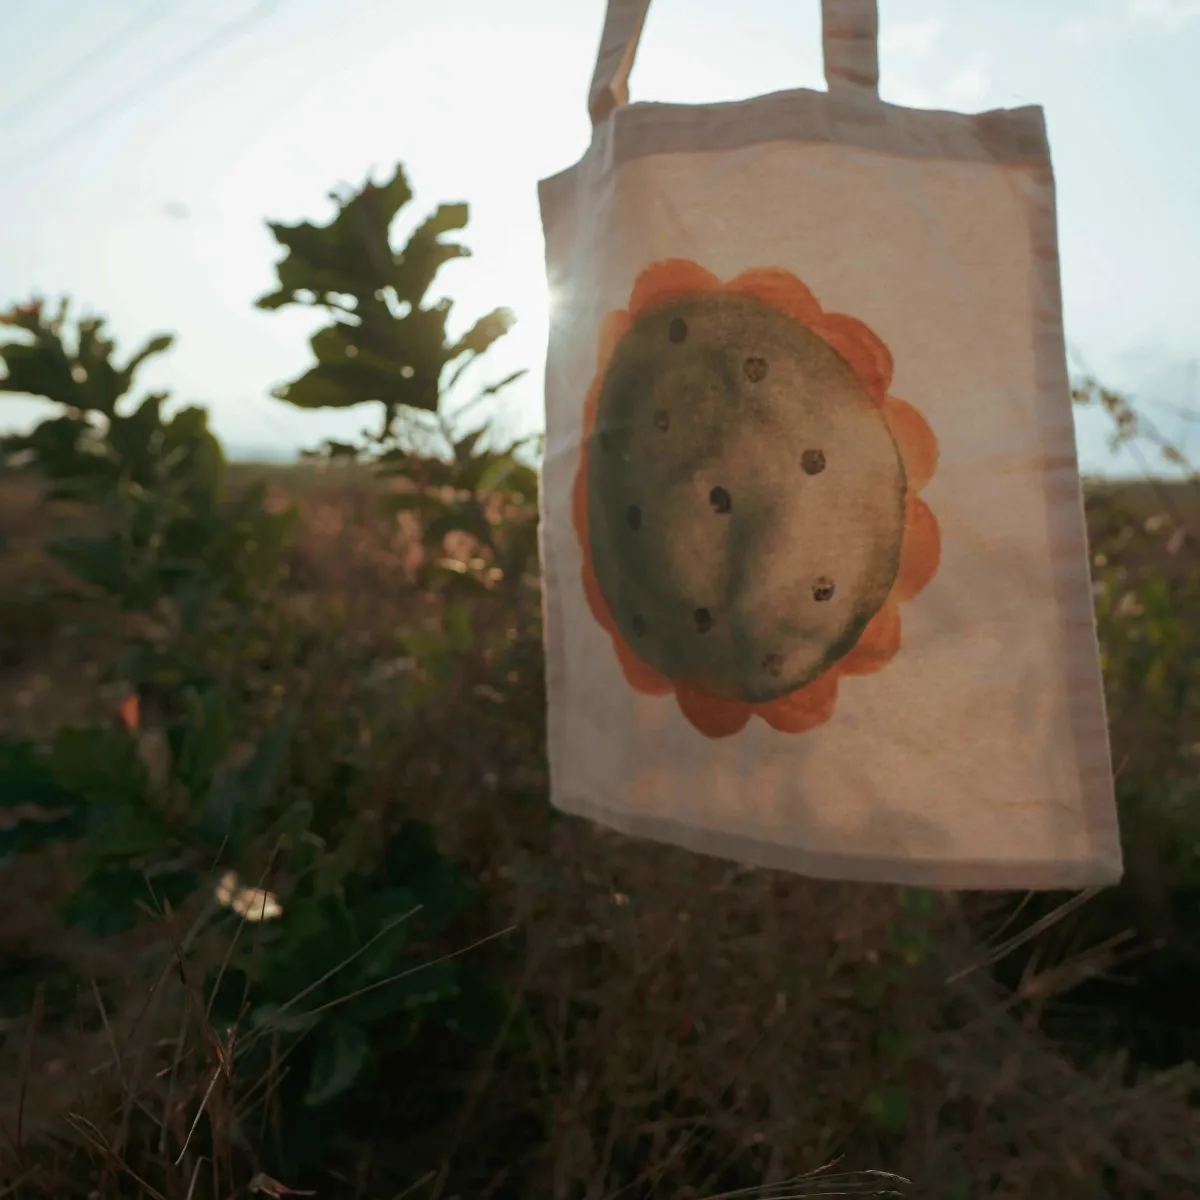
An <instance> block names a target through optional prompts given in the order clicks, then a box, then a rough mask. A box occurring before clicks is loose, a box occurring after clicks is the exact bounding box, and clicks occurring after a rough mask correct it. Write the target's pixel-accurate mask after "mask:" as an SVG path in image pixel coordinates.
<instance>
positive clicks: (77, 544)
mask: <svg viewBox="0 0 1200 1200" xmlns="http://www.w3.org/2000/svg"><path fill="white" fill-rule="evenodd" d="M46 553H47V554H48V555H49V556H50V557H51V558H53V559H54V560H55V561H56V562H58V563H59V564H60V565H61V566H63V567H65V568H66V570H68V571H69V572H70V573H71V574H72V575H74V576H75V578H76V579H78V580H80V581H81V582H83V583H86V584H89V585H91V586H92V587H95V588H99V589H100V590H101V591H104V592H108V593H109V595H111V596H113V597H116V598H118V599H124V598H126V597H129V596H131V595H132V592H131V588H132V581H131V579H130V576H129V572H128V568H127V564H126V560H125V555H124V554H123V553H122V547H121V544H120V542H119V541H118V539H117V538H116V537H115V536H109V537H83V536H77V537H61V538H51V539H50V540H49V541H48V542H47V543H46Z"/></svg>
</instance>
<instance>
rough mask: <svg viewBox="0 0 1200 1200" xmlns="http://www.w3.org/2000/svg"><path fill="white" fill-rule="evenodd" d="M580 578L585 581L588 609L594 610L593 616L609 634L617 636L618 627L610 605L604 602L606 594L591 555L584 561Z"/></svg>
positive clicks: (584, 588)
mask: <svg viewBox="0 0 1200 1200" xmlns="http://www.w3.org/2000/svg"><path fill="white" fill-rule="evenodd" d="M580 578H581V579H582V581H583V594H584V596H585V597H586V599H587V602H588V608H590V609H591V610H592V616H593V617H595V618H596V620H597V622H599V624H600V625H602V626H603V627H604V628H605V629H606V630H608V632H609V633H614V634H615V633H616V625H615V624H614V622H613V619H612V614H611V613H610V612H609V611H608V604H607V603H606V602H605V600H604V593H603V592H601V590H600V584H599V582H598V581H597V579H596V572H595V571H594V570H593V569H592V560H591V556H590V555H589V556H585V558H584V560H583V570H582V571H581V572H580Z"/></svg>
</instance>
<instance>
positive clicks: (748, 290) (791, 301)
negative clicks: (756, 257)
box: [721, 267, 821, 325]
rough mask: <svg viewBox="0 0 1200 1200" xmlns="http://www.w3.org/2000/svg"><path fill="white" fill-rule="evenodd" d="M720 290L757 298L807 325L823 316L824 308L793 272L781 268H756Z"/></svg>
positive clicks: (743, 273) (742, 274)
mask: <svg viewBox="0 0 1200 1200" xmlns="http://www.w3.org/2000/svg"><path fill="white" fill-rule="evenodd" d="M721 290H722V291H725V292H736V293H737V294H739V295H742V296H754V297H755V298H756V299H758V300H762V301H764V302H765V303H767V304H769V305H771V307H772V308H776V309H778V310H779V311H780V312H781V313H784V314H786V315H787V316H789V317H793V318H795V320H797V321H802V322H803V323H804V324H805V325H812V324H814V323H815V322H816V321H818V320H819V319H820V316H821V306H820V305H819V304H818V303H817V300H816V297H815V296H814V295H813V294H812V292H810V291H809V290H808V288H806V287H805V286H804V284H802V283H801V282H800V280H799V279H797V278H796V277H795V275H793V274H792V273H791V272H790V271H784V270H783V269H782V268H780V267H756V268H755V269H754V270H752V271H743V272H742V273H741V274H740V275H738V276H737V277H736V278H734V279H731V280H730V281H729V282H728V283H727V284H726V285H725V286H724V287H723V288H722V289H721Z"/></svg>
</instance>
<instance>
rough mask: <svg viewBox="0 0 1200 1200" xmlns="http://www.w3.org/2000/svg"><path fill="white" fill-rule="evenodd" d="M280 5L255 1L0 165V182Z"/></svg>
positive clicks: (140, 98)
mask: <svg viewBox="0 0 1200 1200" xmlns="http://www.w3.org/2000/svg"><path fill="white" fill-rule="evenodd" d="M282 3H283V0H259V3H258V4H256V5H255V6H254V7H253V8H252V9H251V10H250V11H249V12H248V13H246V14H245V15H244V16H242V17H239V18H238V19H237V20H234V21H229V22H228V23H226V24H225V25H223V26H222V27H221V28H220V29H218V30H217V31H216V32H215V33H214V34H213V35H212V36H211V37H209V38H206V39H205V40H204V41H202V42H201V43H200V44H199V45H198V46H191V47H189V48H188V49H187V50H186V51H185V52H184V53H183V54H180V55H178V56H177V57H175V58H173V59H171V60H170V61H169V62H166V63H164V64H163V65H162V66H161V67H160V68H159V69H158V70H157V71H152V72H151V73H150V74H149V75H146V76H144V77H143V78H142V79H140V80H138V82H137V83H136V84H134V85H133V87H131V88H127V89H126V90H125V91H124V92H120V93H118V94H117V95H116V96H114V97H113V98H112V99H111V100H110V101H109V103H107V104H101V105H99V106H97V107H95V108H92V109H90V110H89V112H88V114H87V116H85V117H84V118H83V119H82V120H79V121H76V122H75V124H74V125H70V126H68V127H67V128H66V129H64V130H63V131H62V132H61V133H60V134H59V135H58V136H57V137H52V138H49V139H48V140H46V141H44V142H43V143H42V144H41V145H40V146H34V147H33V149H31V150H27V151H25V152H24V153H23V154H19V155H17V156H16V157H15V158H12V159H10V160H9V161H8V162H5V163H0V182H3V183H9V182H11V181H12V179H13V178H14V176H16V175H17V173H18V172H20V171H21V170H22V169H28V168H29V167H30V166H33V165H35V164H37V163H39V162H41V161H42V160H44V159H45V158H46V157H47V156H48V155H51V154H54V153H56V152H57V151H60V150H62V149H64V148H65V147H67V146H69V145H71V143H72V142H74V141H75V140H76V139H77V138H79V137H80V135H82V134H86V133H88V132H89V131H90V130H92V129H93V128H95V126H96V125H97V124H98V123H101V122H103V121H106V120H109V121H111V120H113V119H114V118H116V117H119V116H121V115H123V114H124V113H125V112H127V111H129V110H130V109H134V108H137V107H138V106H139V105H142V104H144V103H145V102H146V100H147V99H149V98H150V96H151V95H152V93H153V90H154V89H156V88H160V87H162V86H164V85H169V84H171V83H173V82H174V81H175V80H176V79H178V78H179V76H180V75H181V74H182V73H183V72H184V71H187V70H189V69H190V68H192V67H195V66H196V65H197V64H199V63H200V62H202V61H203V60H204V59H205V58H209V57H211V56H212V55H213V54H214V53H215V52H216V51H218V50H220V49H221V47H222V46H224V45H225V43H226V42H229V41H232V40H233V39H234V38H236V37H237V36H238V35H239V34H241V33H244V32H245V31H246V30H247V29H249V28H250V27H251V26H253V25H256V24H257V23H258V22H260V21H261V20H263V18H264V17H266V16H267V14H268V13H269V12H271V11H272V10H273V9H275V8H278V7H279V5H280V4H282Z"/></svg>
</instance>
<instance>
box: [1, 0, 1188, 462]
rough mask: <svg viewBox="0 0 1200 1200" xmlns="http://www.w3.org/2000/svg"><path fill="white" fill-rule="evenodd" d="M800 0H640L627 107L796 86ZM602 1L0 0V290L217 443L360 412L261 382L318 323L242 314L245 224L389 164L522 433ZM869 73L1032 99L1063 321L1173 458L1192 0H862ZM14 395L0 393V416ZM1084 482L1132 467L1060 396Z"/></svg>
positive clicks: (531, 407) (1179, 423) (341, 426)
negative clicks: (134, 370) (117, 353)
mask: <svg viewBox="0 0 1200 1200" xmlns="http://www.w3.org/2000/svg"><path fill="white" fill-rule="evenodd" d="M819 12H820V4H819V3H818V0H738V2H737V3H734V2H733V0H654V4H653V7H652V9H651V14H650V18H649V20H648V22H647V25H646V29H645V34H644V37H643V41H642V48H641V51H640V53H639V57H638V61H637V65H636V67H635V70H634V74H633V79H632V83H631V92H632V95H633V99H635V100H637V99H643V100H660V101H674V102H680V103H704V102H711V101H718V100H728V99H741V98H745V97H749V96H754V95H759V94H763V93H766V92H772V91H778V90H781V89H785V88H793V87H816V88H819V87H823V86H824V85H823V82H822V75H821V52H820V36H819V21H820V17H819ZM602 16H603V0H504V3H502V4H500V3H497V2H496V0H438V3H433V0H424V2H423V3H422V2H418V0H337V2H336V3H330V2H329V0H103V3H98V2H96V0H38V2H37V3H29V2H28V0H0V58H2V60H3V62H4V64H5V70H4V73H3V75H2V76H0V306H7V304H8V303H9V302H10V301H19V300H23V299H27V298H29V297H30V296H31V295H33V294H39V295H42V296H46V297H49V298H55V297H57V296H59V295H62V294H67V295H69V296H71V297H72V299H73V301H74V302H75V303H76V304H78V305H79V306H81V307H83V308H84V309H86V310H88V311H89V312H92V313H95V314H97V315H102V316H104V317H106V318H107V319H108V321H109V323H110V331H111V333H112V334H113V335H115V336H116V338H117V339H118V344H119V347H120V349H121V350H122V351H123V352H125V353H129V352H132V350H134V349H135V348H136V347H137V345H139V344H140V343H141V341H142V340H143V339H145V338H146V337H147V336H149V335H151V334H153V333H155V332H158V331H160V330H165V331H172V332H175V333H177V334H178V341H177V343H176V346H175V348H174V349H173V350H172V351H171V353H170V354H168V355H166V356H164V357H163V358H162V359H160V360H158V361H157V362H156V363H155V364H154V365H153V366H152V367H151V368H148V369H147V370H146V371H145V372H144V373H143V375H142V378H141V385H142V388H143V389H145V390H150V389H158V388H170V389H171V390H172V392H173V394H174V395H175V397H176V398H177V400H179V401H180V402H183V401H188V402H197V403H202V404H204V405H206V406H207V407H209V409H210V411H211V413H212V420H213V424H214V426H215V428H216V429H217V431H218V433H219V434H220V435H221V436H222V437H223V439H224V440H225V442H226V444H227V446H228V448H229V449H230V451H231V452H232V453H233V454H234V455H243V456H249V455H253V456H260V457H288V456H290V455H292V454H294V453H295V451H296V450H297V449H299V448H301V447H311V446H315V445H316V444H318V443H319V442H320V441H321V440H322V439H324V438H326V437H335V438H346V437H352V436H353V435H354V434H355V433H356V432H357V431H358V430H360V429H361V428H363V427H364V426H365V425H366V424H368V423H370V421H371V420H372V414H371V412H370V411H369V410H368V411H367V412H365V413H362V412H354V413H344V412H316V413H303V412H297V411H295V410H293V409H291V408H289V407H288V406H287V405H285V404H282V403H281V402H279V401H276V400H274V399H272V398H271V397H270V391H271V389H272V388H273V387H275V386H277V385H278V384H280V383H284V382H286V381H287V380H289V379H292V378H295V377H296V376H298V375H299V374H301V373H302V372H303V371H304V370H305V369H306V368H307V366H308V365H309V364H310V361H311V358H310V352H309V350H308V346H307V338H308V336H309V335H310V334H311V333H312V332H313V331H314V330H315V329H316V328H317V327H318V326H319V325H320V324H321V323H322V322H321V320H320V318H319V316H317V315H316V314H313V313H310V312H303V311H300V310H295V311H285V312H282V313H261V312H257V311H256V310H255V309H254V308H253V301H254V299H255V298H256V297H257V296H258V295H260V294H262V293H263V292H266V291H268V290H270V289H272V287H273V286H274V282H275V280H274V272H273V264H274V263H275V262H276V261H277V259H278V257H279V253H278V247H277V246H276V244H275V242H274V240H273V239H272V237H271V236H270V234H269V232H268V231H267V229H266V226H265V221H266V220H268V219H270V220H279V221H285V222H294V221H298V220H302V219H312V220H319V221H324V220H326V219H328V217H329V216H330V215H332V211H333V210H332V204H331V202H330V200H329V199H328V193H329V192H330V191H331V190H333V189H334V188H337V187H339V186H342V185H359V184H361V183H362V182H364V180H365V179H366V178H367V176H368V174H370V173H371V172H374V173H375V175H376V178H379V179H382V178H384V177H386V175H387V174H388V173H390V171H391V169H392V167H393V166H394V165H395V163H396V162H397V161H401V162H403V163H404V165H405V167H406V169H407V172H408V174H409V177H410V180H411V182H412V183H413V185H414V188H415V191H416V193H417V196H416V200H415V201H414V203H413V204H412V205H411V206H410V207H409V209H407V210H405V211H404V212H403V213H402V214H401V218H400V224H399V226H398V228H397V232H398V234H399V235H400V236H402V235H403V234H404V233H405V232H406V231H407V228H406V227H411V226H412V225H414V224H416V222H417V221H418V220H419V219H421V218H422V217H423V216H424V215H425V214H426V213H427V212H428V211H429V210H430V209H432V208H433V207H434V206H435V205H436V204H438V203H440V202H443V201H453V200H465V201H467V202H468V203H469V204H470V206H471V221H470V225H469V226H468V229H467V231H466V233H465V235H464V238H465V241H466V243H467V244H468V245H469V246H470V247H471V248H472V250H473V257H472V258H470V259H467V260H463V261H460V262H456V263H454V264H452V265H451V266H450V267H448V268H446V269H445V270H444V272H443V273H442V274H441V275H440V276H439V278H438V283H437V285H436V286H437V288H438V289H439V290H440V291H442V292H444V294H446V295H448V296H450V297H452V298H453V300H454V303H455V309H454V314H455V315H454V319H453V321H452V326H451V328H452V331H453V330H455V329H458V330H461V329H463V328H465V327H466V326H467V325H469V324H470V323H471V322H472V321H473V320H474V319H475V318H476V317H478V316H480V315H482V314H483V313H484V312H486V311H488V310H489V309H491V308H493V307H496V306H500V305H504V306H507V307H510V308H512V309H513V310H514V311H515V312H516V314H517V318H518V324H517V327H516V328H515V330H514V331H513V333H512V334H511V335H510V336H509V337H508V338H507V339H505V340H504V342H503V343H501V344H500V346H499V347H498V348H497V349H496V350H495V351H493V352H492V353H491V354H489V355H488V356H487V374H488V376H489V377H499V376H500V375H502V374H505V373H507V372H508V371H509V370H514V369H516V368H519V367H527V368H529V372H530V373H529V376H528V377H527V378H526V379H525V380H524V381H522V383H521V384H519V385H517V386H516V387H514V388H513V389H512V390H511V391H510V392H508V393H506V394H505V395H504V396H502V397H501V398H500V399H499V400H498V401H497V415H498V416H499V417H500V419H502V421H503V422H504V424H505V427H506V428H507V429H509V430H511V432H512V433H513V434H514V435H519V434H523V433H530V432H535V431H537V430H538V429H539V428H540V427H541V422H542V416H541V403H542V397H541V382H542V365H543V362H544V358H545V341H546V329H547V304H546V283H545V269H544V258H543V243H542V235H541V227H540V223H539V216H538V208H537V191H536V186H537V181H538V180H539V179H541V178H544V177H546V176H548V175H552V174H555V173H557V172H558V171H560V170H562V169H563V168H565V167H567V166H569V165H570V164H572V163H573V162H575V161H576V160H577V159H578V158H579V156H580V155H581V154H582V153H583V151H584V150H585V149H586V146H587V142H588V138H589V134H590V129H589V124H588V120H587V114H586V92H587V85H588V82H589V79H590V77H591V71H592V64H593V59H594V55H595V49H596V43H597V40H598V37H599V31H600V26H601V21H602ZM880 27H881V44H880V63H881V81H880V91H881V94H882V96H883V98H884V99H885V100H888V101H891V102H893V103H897V104H905V105H910V106H913V107H917V108H950V109H955V110H959V111H979V110H984V109H990V108H1004V107H1016V106H1020V105H1026V104H1041V105H1043V106H1044V108H1045V110H1046V115H1047V123H1048V126H1049V132H1050V141H1051V148H1052V152H1053V155H1054V163H1055V173H1056V178H1057V181H1058V199H1059V236H1060V244H1061V253H1062V264H1063V267H1062V269H1063V290H1064V311H1065V320H1066V330H1067V340H1068V344H1069V348H1070V350H1071V353H1072V356H1073V359H1074V361H1075V363H1076V364H1078V365H1082V366H1083V367H1085V368H1086V369H1087V370H1088V371H1090V372H1091V373H1093V374H1094V375H1096V376H1098V377H1099V378H1100V379H1102V380H1103V381H1104V382H1105V383H1106V384H1107V385H1109V386H1112V387H1116V388H1119V389H1123V390H1126V391H1129V392H1130V393H1131V394H1133V395H1134V396H1135V397H1136V398H1137V399H1138V401H1139V404H1140V405H1142V406H1143V408H1144V411H1145V413H1146V414H1147V415H1148V416H1150V417H1151V418H1152V419H1153V420H1154V422H1155V424H1156V425H1157V426H1158V427H1159V428H1160V429H1161V431H1162V432H1163V433H1164V434H1167V435H1168V436H1170V437H1172V438H1175V439H1176V440H1178V441H1179V442H1181V443H1182V444H1183V445H1184V448H1185V449H1187V450H1190V451H1192V452H1194V454H1195V455H1196V456H1197V457H1200V220H1198V219H1197V218H1198V217H1200V142H1198V141H1197V138H1196V132H1195V131H1196V130H1197V129H1198V128H1200V87H1197V85H1196V83H1195V78H1196V75H1195V72H1196V63H1197V62H1200V0H880ZM41 412H42V409H40V408H39V407H38V406H37V405H36V404H35V403H34V402H32V401H25V400H20V399H14V398H11V397H7V396H2V395H0V429H4V430H8V429H13V428H19V427H22V426H24V425H27V424H28V423H29V422H30V421H31V420H33V419H35V418H36V417H38V416H39V415H40V414H41ZM1077 420H1078V429H1079V443H1080V456H1081V461H1082V464H1083V466H1084V469H1085V470H1087V471H1089V472H1104V473H1126V472H1129V471H1136V470H1138V469H1139V467H1138V464H1137V463H1136V462H1134V461H1133V460H1131V459H1129V458H1128V457H1126V456H1121V457H1115V456H1114V455H1113V454H1112V453H1111V452H1110V450H1109V448H1108V445H1107V435H1108V433H1109V430H1110V427H1109V425H1108V423H1107V421H1106V420H1105V419H1104V418H1103V417H1102V416H1101V415H1100V414H1089V413H1087V412H1081V413H1079V414H1078V415H1077Z"/></svg>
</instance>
